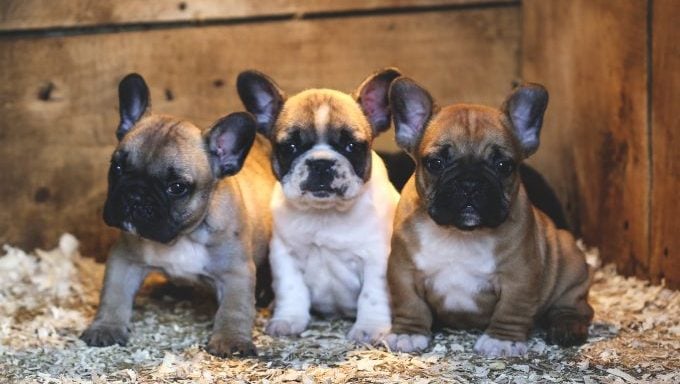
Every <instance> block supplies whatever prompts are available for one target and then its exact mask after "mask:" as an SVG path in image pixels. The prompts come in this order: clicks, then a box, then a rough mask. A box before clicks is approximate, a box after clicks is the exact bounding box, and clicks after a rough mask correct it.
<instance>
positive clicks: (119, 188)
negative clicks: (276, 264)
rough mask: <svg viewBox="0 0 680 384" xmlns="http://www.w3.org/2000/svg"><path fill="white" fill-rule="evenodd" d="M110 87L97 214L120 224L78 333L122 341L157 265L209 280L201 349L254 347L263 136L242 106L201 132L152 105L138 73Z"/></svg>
mask: <svg viewBox="0 0 680 384" xmlns="http://www.w3.org/2000/svg"><path fill="white" fill-rule="evenodd" d="M119 96H120V118H121V120H120V125H119V126H118V130H117V131H116V136H117V137H118V140H119V143H118V146H117V147H116V149H115V150H114V152H113V155H112V157H111V168H110V169H109V175H108V177H109V190H108V195H107V198H106V204H105V206H104V221H105V222H106V223H107V224H108V225H110V226H113V227H117V228H120V229H121V230H122V232H121V236H120V238H119V240H118V242H117V243H116V244H115V245H114V246H113V248H112V249H111V252H110V254H109V257H108V260H107V263H106V276H105V278H104V287H103V289H102V292H101V300H100V304H99V308H98V310H97V315H96V317H95V319H94V321H93V322H92V324H91V325H90V326H89V327H88V328H87V329H86V330H85V332H83V334H82V336H81V339H83V340H84V341H85V342H86V343H87V344H88V345H91V346H107V345H112V344H121V345H125V344H126V343H127V342H128V338H129V333H130V329H129V326H130V316H131V315H132V304H133V301H134V297H135V294H136V292H137V290H138V289H139V287H140V285H141V284H142V281H143V280H144V278H145V276H146V275H147V274H148V273H149V272H150V271H153V270H157V271H162V272H164V273H166V274H167V275H169V276H170V277H172V278H180V279H183V280H193V281H199V282H203V283H207V284H209V285H210V286H212V287H214V289H215V292H216V296H217V301H218V304H219V307H218V309H217V313H216V315H215V324H214V326H213V331H212V335H211V336H210V340H209V342H208V346H207V350H208V352H210V353H212V354H214V355H218V356H228V355H232V354H241V355H252V354H255V353H256V352H255V346H254V345H253V342H252V328H253V325H254V322H255V268H256V265H266V257H267V249H268V243H269V240H270V233H271V215H270V211H269V201H270V200H271V192H272V189H273V187H274V182H275V179H274V175H273V174H272V172H271V169H270V167H269V152H270V145H269V142H268V141H267V140H266V139H264V138H261V137H256V126H255V125H256V123H255V119H254V118H253V116H252V115H250V114H249V113H246V112H239V113H232V114H230V115H228V116H226V117H223V118H222V119H220V120H218V121H217V122H216V123H215V124H214V125H213V127H212V128H210V129H208V130H206V131H205V132H202V131H201V130H200V129H199V128H198V127H196V126H195V125H193V124H191V123H190V122H188V121H185V120H182V119H179V118H176V117H172V116H167V115H158V114H153V113H151V112H150V111H149V90H148V88H147V86H146V83H145V82H144V79H142V77H141V76H139V75H137V74H130V75H128V76H126V77H125V78H124V79H123V80H122V81H121V82H120V86H119ZM249 152H250V154H249ZM248 154H249V155H248ZM246 155H248V158H247V160H246Z"/></svg>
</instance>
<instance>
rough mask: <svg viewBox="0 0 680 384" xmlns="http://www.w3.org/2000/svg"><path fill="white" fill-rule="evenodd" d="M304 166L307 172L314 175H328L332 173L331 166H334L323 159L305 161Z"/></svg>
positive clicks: (331, 161)
mask: <svg viewBox="0 0 680 384" xmlns="http://www.w3.org/2000/svg"><path fill="white" fill-rule="evenodd" d="M306 164H307V168H309V171H310V172H312V173H316V174H318V175H330V174H331V173H332V172H333V165H334V164H335V161H333V160H325V159H320V160H307V162H306Z"/></svg>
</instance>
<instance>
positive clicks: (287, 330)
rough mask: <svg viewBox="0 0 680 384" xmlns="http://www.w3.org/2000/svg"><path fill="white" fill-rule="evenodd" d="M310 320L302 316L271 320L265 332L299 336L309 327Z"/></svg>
mask: <svg viewBox="0 0 680 384" xmlns="http://www.w3.org/2000/svg"><path fill="white" fill-rule="evenodd" d="M308 322H309V320H307V319H302V318H287V319H277V318H273V319H271V320H269V324H267V328H266V329H265V333H267V334H268V335H269V336H297V335H299V334H301V333H302V331H304V330H305V329H307V323H308Z"/></svg>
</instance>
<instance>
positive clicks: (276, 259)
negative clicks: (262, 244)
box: [266, 234, 311, 336]
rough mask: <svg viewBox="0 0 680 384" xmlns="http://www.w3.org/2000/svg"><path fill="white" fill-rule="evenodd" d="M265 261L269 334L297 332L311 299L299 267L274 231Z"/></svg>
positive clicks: (302, 327) (303, 325)
mask: <svg viewBox="0 0 680 384" xmlns="http://www.w3.org/2000/svg"><path fill="white" fill-rule="evenodd" d="M269 261H270V263H271V267H272V280H273V281H272V285H273V288H274V316H273V317H272V319H271V320H269V324H267V329H266V332H267V334H268V335H271V336H288V335H299V334H300V333H302V331H304V330H305V329H306V328H307V325H308V324H309V320H310V315H309V310H310V306H311V299H310V294H309V288H308V287H307V285H306V284H305V281H304V276H303V275H302V271H301V270H300V268H299V267H298V265H297V263H296V261H295V259H294V258H293V256H292V255H291V254H290V252H289V251H288V248H287V247H286V245H285V244H284V243H283V241H282V240H281V239H280V238H279V237H278V236H277V235H276V234H274V236H273V238H272V241H271V245H270V255H269Z"/></svg>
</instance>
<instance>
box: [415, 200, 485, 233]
mask: <svg viewBox="0 0 680 384" xmlns="http://www.w3.org/2000/svg"><path fill="white" fill-rule="evenodd" d="M454 212H455V213H454V214H451V213H452V212H442V211H441V210H439V209H437V208H436V207H435V206H434V205H432V206H430V208H429V209H428V213H429V215H430V217H431V218H432V220H434V222H435V223H437V224H438V225H442V226H454V227H456V228H458V229H460V230H462V231H472V230H475V229H477V228H480V227H481V226H482V216H481V214H480V213H479V210H478V209H477V208H475V206H474V205H472V204H470V203H466V204H463V205H462V207H461V208H460V209H458V210H457V211H454Z"/></svg>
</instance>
